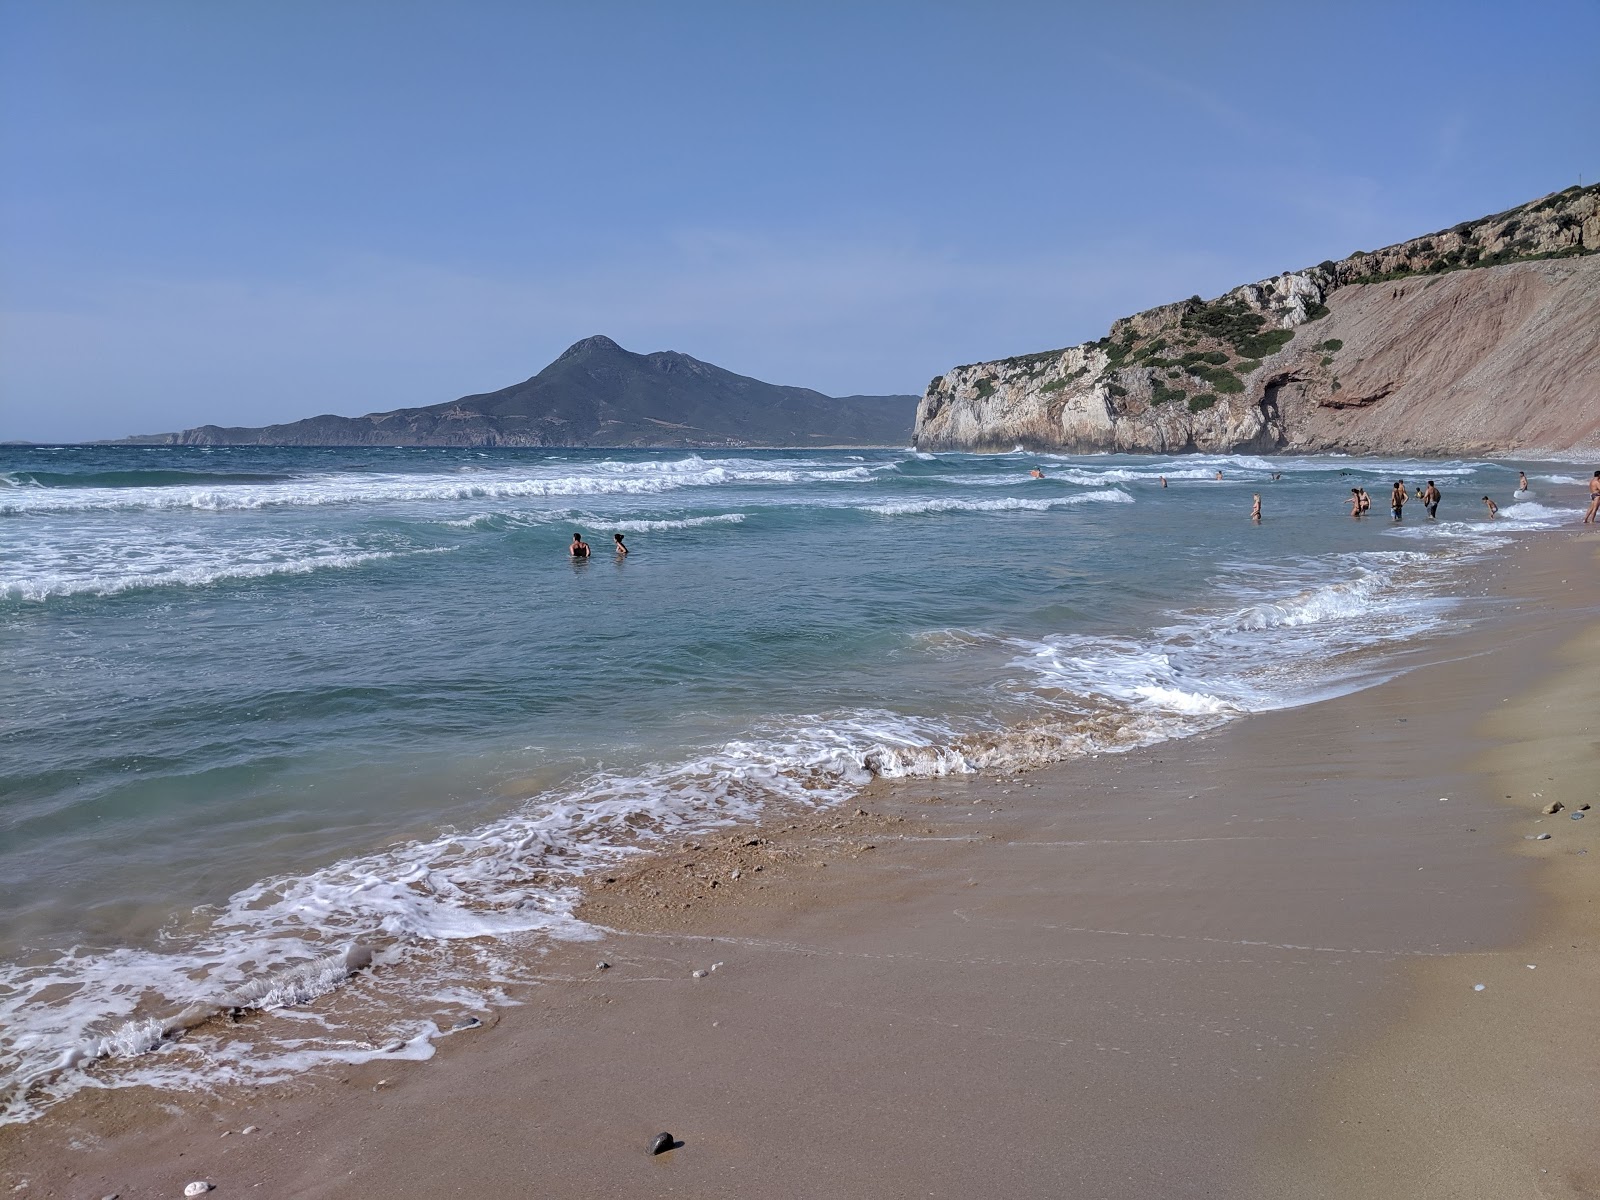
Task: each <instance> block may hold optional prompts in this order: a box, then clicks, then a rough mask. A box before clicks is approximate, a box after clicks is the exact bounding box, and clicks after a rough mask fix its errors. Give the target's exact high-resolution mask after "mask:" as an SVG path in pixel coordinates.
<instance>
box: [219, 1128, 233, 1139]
mask: <svg viewBox="0 0 1600 1200" xmlns="http://www.w3.org/2000/svg"><path fill="white" fill-rule="evenodd" d="M232 1133H233V1130H231V1129H224V1130H223V1131H222V1132H221V1133H220V1134H219V1135H218V1136H219V1137H228V1136H229V1135H230V1134H232Z"/></svg>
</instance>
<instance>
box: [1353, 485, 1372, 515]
mask: <svg viewBox="0 0 1600 1200" xmlns="http://www.w3.org/2000/svg"><path fill="white" fill-rule="evenodd" d="M1356 490H1357V491H1358V492H1360V493H1361V515H1362V516H1363V517H1364V516H1366V515H1367V513H1368V511H1369V510H1370V509H1371V508H1372V497H1371V496H1370V495H1368V494H1367V489H1366V488H1357V489H1356Z"/></svg>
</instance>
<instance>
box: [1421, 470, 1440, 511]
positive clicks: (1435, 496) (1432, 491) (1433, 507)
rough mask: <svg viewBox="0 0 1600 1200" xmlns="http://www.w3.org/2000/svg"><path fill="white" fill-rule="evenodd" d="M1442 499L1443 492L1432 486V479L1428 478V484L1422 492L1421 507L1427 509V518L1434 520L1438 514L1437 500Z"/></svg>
mask: <svg viewBox="0 0 1600 1200" xmlns="http://www.w3.org/2000/svg"><path fill="white" fill-rule="evenodd" d="M1442 499H1444V494H1443V493H1442V492H1440V491H1439V489H1438V488H1437V487H1435V486H1434V484H1433V480H1431V479H1430V480H1428V486H1427V488H1426V489H1424V491H1423V493H1422V507H1423V508H1425V509H1427V510H1428V520H1430V521H1432V520H1435V519H1436V518H1437V517H1438V516H1439V501H1440V500H1442Z"/></svg>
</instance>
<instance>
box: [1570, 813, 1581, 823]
mask: <svg viewBox="0 0 1600 1200" xmlns="http://www.w3.org/2000/svg"><path fill="white" fill-rule="evenodd" d="M1572 819H1573V820H1574V821H1581V820H1583V814H1582V813H1581V812H1576V813H1573V814H1572Z"/></svg>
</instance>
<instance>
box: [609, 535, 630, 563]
mask: <svg viewBox="0 0 1600 1200" xmlns="http://www.w3.org/2000/svg"><path fill="white" fill-rule="evenodd" d="M611 536H612V537H614V538H616V539H617V557H618V558H627V557H628V548H627V547H626V546H624V545H623V544H622V535H621V534H620V533H613V534H612V535H611Z"/></svg>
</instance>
